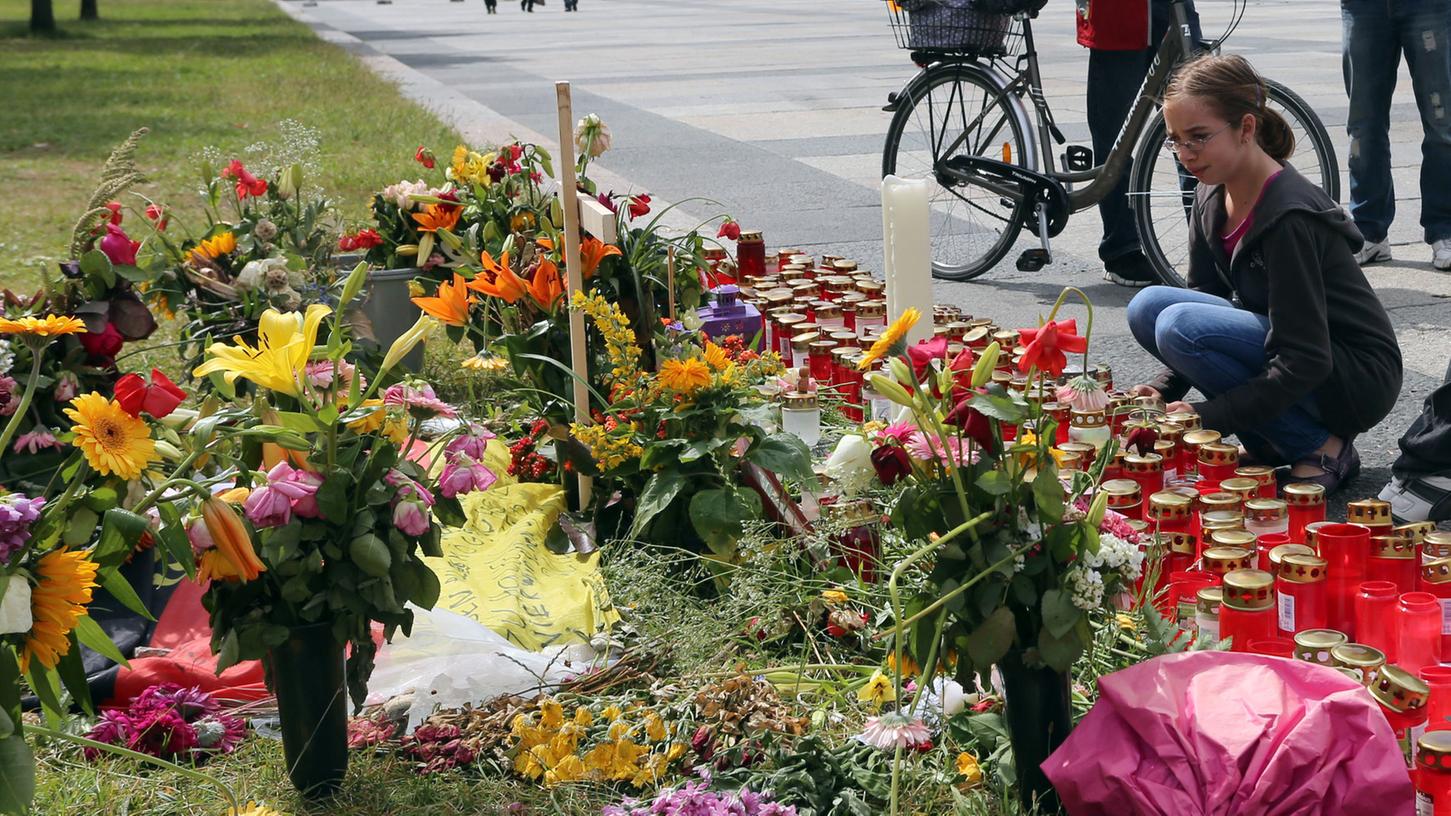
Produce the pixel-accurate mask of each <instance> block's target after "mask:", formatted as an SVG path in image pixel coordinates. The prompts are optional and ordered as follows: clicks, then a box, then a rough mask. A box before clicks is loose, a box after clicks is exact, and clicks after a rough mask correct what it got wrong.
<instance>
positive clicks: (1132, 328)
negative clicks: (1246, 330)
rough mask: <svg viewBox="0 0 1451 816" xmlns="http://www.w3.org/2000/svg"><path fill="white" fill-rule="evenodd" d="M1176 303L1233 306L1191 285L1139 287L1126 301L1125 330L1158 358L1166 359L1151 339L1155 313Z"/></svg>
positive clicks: (1155, 318)
mask: <svg viewBox="0 0 1451 816" xmlns="http://www.w3.org/2000/svg"><path fill="white" fill-rule="evenodd" d="M1178 303H1202V304H1204V305H1206V306H1222V307H1223V308H1226V309H1233V308H1235V306H1234V304H1233V303H1230V302H1229V301H1227V300H1225V299H1224V298H1222V297H1219V296H1218V295H1210V294H1206V293H1204V292H1196V291H1194V290H1193V289H1180V288H1179V287H1177V286H1149V287H1146V288H1144V289H1140V290H1139V293H1138V294H1136V295H1134V297H1133V300H1130V301H1129V306H1128V310H1127V317H1128V323H1129V333H1131V334H1132V335H1133V336H1134V339H1135V340H1137V341H1138V343H1139V346H1140V347H1141V348H1143V350H1144V351H1147V352H1148V353H1150V354H1152V355H1154V356H1155V357H1157V358H1158V359H1159V362H1161V363H1166V361H1165V360H1164V355H1162V354H1160V353H1159V345H1158V343H1157V342H1156V341H1155V339H1154V330H1155V327H1156V326H1157V325H1158V323H1159V315H1160V314H1161V313H1162V312H1163V311H1164V310H1165V309H1167V308H1169V307H1170V306H1173V305H1175V304H1178Z"/></svg>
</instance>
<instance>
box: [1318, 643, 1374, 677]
mask: <svg viewBox="0 0 1451 816" xmlns="http://www.w3.org/2000/svg"><path fill="white" fill-rule="evenodd" d="M1330 659H1331V660H1332V661H1334V663H1335V665H1336V666H1343V667H1345V668H1347V669H1354V670H1355V671H1357V672H1360V681H1361V682H1362V683H1364V684H1366V685H1367V686H1369V685H1370V683H1371V680H1373V679H1374V678H1375V676H1376V673H1377V672H1378V671H1380V667H1381V666H1384V665H1385V662H1386V656H1385V653H1384V652H1382V651H1381V650H1379V649H1376V648H1374V647H1371V646H1367V645H1365V644H1364V643H1342V644H1340V645H1339V646H1336V647H1333V648H1332V649H1331V650H1330Z"/></svg>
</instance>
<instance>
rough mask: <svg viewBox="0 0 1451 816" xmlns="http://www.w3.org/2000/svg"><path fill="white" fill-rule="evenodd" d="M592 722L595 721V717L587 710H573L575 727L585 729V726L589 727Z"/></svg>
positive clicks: (582, 707)
mask: <svg viewBox="0 0 1451 816" xmlns="http://www.w3.org/2000/svg"><path fill="white" fill-rule="evenodd" d="M594 721H595V715H593V714H591V713H590V712H589V709H587V708H585V707H584V706H580V707H579V708H576V709H575V710H574V724H575V725H578V726H581V727H586V726H589V725H591V724H592V723H594Z"/></svg>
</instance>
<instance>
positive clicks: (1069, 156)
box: [1063, 145, 1093, 173]
mask: <svg viewBox="0 0 1451 816" xmlns="http://www.w3.org/2000/svg"><path fill="white" fill-rule="evenodd" d="M1063 166H1064V167H1066V168H1068V170H1069V171H1070V172H1074V173H1077V172H1081V171H1084V170H1092V169H1093V149H1092V148H1088V147H1084V146H1083V145H1069V146H1068V148H1067V149H1066V150H1064V151H1063Z"/></svg>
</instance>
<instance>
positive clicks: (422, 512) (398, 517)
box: [393, 501, 428, 536]
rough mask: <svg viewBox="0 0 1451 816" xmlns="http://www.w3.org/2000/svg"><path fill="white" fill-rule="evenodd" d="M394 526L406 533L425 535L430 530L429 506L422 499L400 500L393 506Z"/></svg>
mask: <svg viewBox="0 0 1451 816" xmlns="http://www.w3.org/2000/svg"><path fill="white" fill-rule="evenodd" d="M393 526H394V527H397V528H398V529H399V530H400V531H402V532H403V534H404V535H411V536H421V535H423V534H424V533H426V532H428V508H427V507H425V506H424V504H423V502H420V501H401V502H398V504H397V505H395V506H394V507H393Z"/></svg>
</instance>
